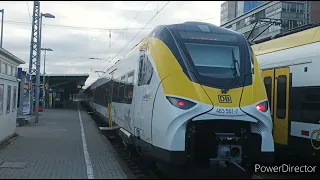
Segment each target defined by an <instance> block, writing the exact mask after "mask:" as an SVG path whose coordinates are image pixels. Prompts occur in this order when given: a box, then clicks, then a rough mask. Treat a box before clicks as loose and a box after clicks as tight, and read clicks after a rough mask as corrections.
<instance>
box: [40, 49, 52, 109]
mask: <svg viewBox="0 0 320 180" xmlns="http://www.w3.org/2000/svg"><path fill="white" fill-rule="evenodd" d="M41 50H42V51H44V59H43V80H42V81H43V94H42V99H43V110H44V109H45V108H46V99H45V98H46V88H47V87H46V57H47V51H53V50H52V49H50V48H41Z"/></svg>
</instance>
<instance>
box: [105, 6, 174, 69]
mask: <svg viewBox="0 0 320 180" xmlns="http://www.w3.org/2000/svg"><path fill="white" fill-rule="evenodd" d="M169 2H170V1H168V2H167V3H166V4H165V5H164V6H163V7H162V8H161V9H160V10H159V11H158V12H157V13H156V14H155V15H154V16H153V17H152V18H151V19H150V20H149V21H148V22H147V23H146V24H145V25H144V26H143V28H142V29H141V30H140V31H139V32H138V33H137V34H136V35H135V36H134V37H133V38H132V39H131V40H130V42H129V43H127V44H126V45H125V46H124V47H123V48H122V49H121V50H120V51H119V52H118V53H117V54H116V55H115V56H114V57H113V58H112V59H111V61H112V60H114V59H115V58H116V57H117V56H118V55H119V54H120V53H121V52H122V51H123V50H124V48H125V47H127V45H128V44H130V43H131V42H132V41H133V40H134V38H136V37H137V36H138V34H139V33H140V32H141V31H142V30H143V29H144V28H145V27H146V26H147V25H148V24H149V23H150V22H151V21H152V20H153V19H154V18H155V17H156V16H157V15H158V14H159V13H160V12H161V11H162V10H163V9H164V8H165V7H166V6H167V5H168V4H169ZM108 64H109V63H108ZM108 64H107V65H108ZM107 65H105V66H104V67H103V68H102V70H104V68H106V66H107Z"/></svg>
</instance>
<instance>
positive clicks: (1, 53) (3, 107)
mask: <svg viewBox="0 0 320 180" xmlns="http://www.w3.org/2000/svg"><path fill="white" fill-rule="evenodd" d="M24 63H25V62H24V61H22V60H21V59H19V58H18V57H16V56H14V55H13V54H11V53H10V52H8V51H6V50H5V49H3V48H0V143H1V142H3V141H4V140H5V139H7V138H9V137H11V136H12V135H14V134H15V132H16V120H17V111H18V109H17V101H18V85H19V84H18V78H17V68H18V66H19V65H20V64H24Z"/></svg>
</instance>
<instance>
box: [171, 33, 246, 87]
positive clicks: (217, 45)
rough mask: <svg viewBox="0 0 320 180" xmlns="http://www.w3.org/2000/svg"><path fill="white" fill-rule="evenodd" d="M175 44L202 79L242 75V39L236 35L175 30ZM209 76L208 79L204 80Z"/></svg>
mask: <svg viewBox="0 0 320 180" xmlns="http://www.w3.org/2000/svg"><path fill="white" fill-rule="evenodd" d="M177 37H179V38H178V39H179V45H180V47H181V48H182V51H183V52H184V55H185V56H186V57H187V59H188V61H189V62H190V63H191V64H192V66H193V68H194V70H196V71H197V74H199V75H200V76H201V77H202V79H203V78H204V79H203V80H205V79H206V80H205V81H208V82H210V81H211V82H212V79H217V80H218V79H229V80H230V79H233V78H235V77H240V76H243V75H244V74H245V72H244V69H245V68H244V66H245V65H246V64H247V63H245V61H243V59H246V58H245V56H244V54H246V53H244V48H243V45H241V44H243V42H242V41H243V40H242V39H241V38H239V37H238V36H236V35H232V34H222V33H212V32H192V31H178V32H177ZM208 78H209V79H208Z"/></svg>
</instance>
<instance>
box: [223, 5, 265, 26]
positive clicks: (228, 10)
mask: <svg viewBox="0 0 320 180" xmlns="http://www.w3.org/2000/svg"><path fill="white" fill-rule="evenodd" d="M265 2H268V1H226V2H224V3H222V4H221V17H220V24H224V23H226V22H228V21H231V20H232V19H234V18H236V17H238V16H241V15H242V14H244V13H247V12H249V11H251V10H253V9H255V8H257V7H258V6H260V5H262V4H263V3H265Z"/></svg>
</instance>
